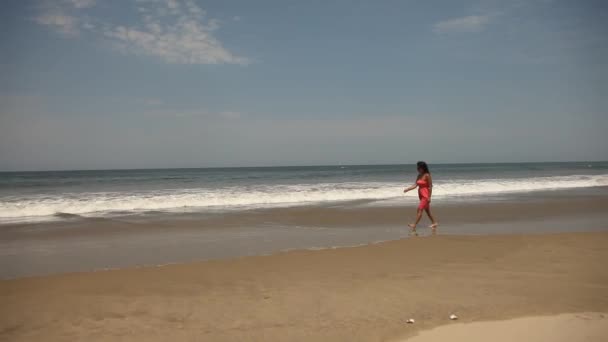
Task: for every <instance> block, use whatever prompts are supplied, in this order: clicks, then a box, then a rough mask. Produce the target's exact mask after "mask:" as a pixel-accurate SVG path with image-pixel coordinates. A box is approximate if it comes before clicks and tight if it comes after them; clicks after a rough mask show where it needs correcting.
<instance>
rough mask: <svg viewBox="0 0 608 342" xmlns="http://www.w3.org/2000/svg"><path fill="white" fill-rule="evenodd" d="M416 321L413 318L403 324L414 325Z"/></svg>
mask: <svg viewBox="0 0 608 342" xmlns="http://www.w3.org/2000/svg"><path fill="white" fill-rule="evenodd" d="M415 322H416V321H415V320H414V319H413V318H410V319H408V320H407V321H405V323H407V324H414V323H415Z"/></svg>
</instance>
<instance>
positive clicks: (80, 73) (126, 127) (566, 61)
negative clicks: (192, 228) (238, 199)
mask: <svg viewBox="0 0 608 342" xmlns="http://www.w3.org/2000/svg"><path fill="white" fill-rule="evenodd" d="M607 23H608V5H607V4H606V3H605V2H603V1H588V0H582V1H566V0H563V1H560V0H553V1H550V0H528V1H518V0H513V1H491V0H476V1H438V0H431V1H395V0H390V1H389V0H382V1H342V0H338V1H287V0H283V1H230V0H218V1H202V0H121V1H118V0H107V1H101V0H28V1H16V0H8V1H4V2H3V3H2V11H0V51H2V53H1V54H0V73H1V75H2V77H1V78H0V170H40V169H96V168H140V167H141V168H144V167H199V166H200V167H207V166H252V165H309V164H367V163H409V162H415V161H416V160H419V159H425V160H428V161H430V162H510V161H561V160H606V159H608V138H607V137H606V134H605V131H606V129H607V128H608V115H607V114H608V113H607V110H606V109H607V108H608V100H607V96H608V34H607V33H608V24H607Z"/></svg>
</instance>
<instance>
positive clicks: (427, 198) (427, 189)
mask: <svg viewBox="0 0 608 342" xmlns="http://www.w3.org/2000/svg"><path fill="white" fill-rule="evenodd" d="M416 167H417V169H418V177H417V178H416V183H414V185H412V186H410V187H409V188H407V189H405V190H403V192H404V193H406V192H408V191H410V190H414V189H416V187H417V188H418V198H419V199H420V204H419V205H418V212H417V213H416V222H415V223H410V224H409V225H408V226H409V227H410V228H411V229H412V233H413V234H416V226H417V225H418V222H420V219H421V218H422V211H423V210H424V211H426V214H427V215H428V216H429V218H430V219H431V225H430V227H431V228H432V229H433V233H435V229H436V228H437V221H435V218H434V217H433V214H431V194H432V193H433V178H431V172H430V171H429V166H428V165H427V164H426V163H425V162H423V161H419V162H418V163H417V164H416Z"/></svg>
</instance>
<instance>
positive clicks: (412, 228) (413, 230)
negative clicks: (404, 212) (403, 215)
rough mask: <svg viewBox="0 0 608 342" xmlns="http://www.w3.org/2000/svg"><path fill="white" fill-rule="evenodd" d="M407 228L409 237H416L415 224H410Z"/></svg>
mask: <svg viewBox="0 0 608 342" xmlns="http://www.w3.org/2000/svg"><path fill="white" fill-rule="evenodd" d="M407 226H408V227H410V235H416V236H418V233H417V232H416V225H415V224H413V223H410V224H408V225H407Z"/></svg>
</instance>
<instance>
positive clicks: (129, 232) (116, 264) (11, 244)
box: [0, 188, 608, 279]
mask: <svg viewBox="0 0 608 342" xmlns="http://www.w3.org/2000/svg"><path fill="white" fill-rule="evenodd" d="M433 206H434V207H433V210H434V211H435V215H436V217H437V218H438V219H439V222H440V223H441V226H440V229H439V234H450V235H463V234H484V235H487V234H513V233H515V234H521V233H525V234H537V233H556V232H589V231H602V230H603V231H608V224H607V223H608V210H606V208H608V189H606V188H598V189H593V190H589V189H586V190H584V191H583V190H581V191H569V192H564V191H556V192H547V193H537V194H531V195H527V196H526V195H518V196H517V197H515V198H513V199H509V200H508V201H504V200H503V201H486V202H466V203H446V202H442V201H440V200H438V201H437V202H436V203H434V205H433ZM414 215H415V206H399V207H369V206H366V205H364V204H357V203H349V204H341V205H333V206H307V207H294V208H275V209H266V210H250V211H243V212H226V213H212V214H206V215H203V214H199V215H192V216H188V215H181V216H180V215H174V216H171V215H164V216H159V217H155V218H153V219H152V218H149V217H146V218H141V217H124V218H118V219H116V218H115V219H104V218H89V219H81V218H77V217H76V218H71V219H68V220H67V221H64V222H58V223H44V224H43V223H40V224H30V225H8V226H0V279H7V278H16V277H23V276H32V275H44V274H54V273H65V272H82V271H92V270H98V269H106V268H125V267H133V266H142V265H150V266H154V265H162V264H167V263H187V262H193V261H200V260H208V259H219V258H234V257H242V256H249V255H261V254H272V253H277V252H279V251H284V250H290V249H311V248H312V249H319V248H329V247H336V246H356V245H361V244H368V243H373V242H379V241H387V240H398V239H401V238H406V237H407V236H408V228H407V227H406V223H408V222H411V221H410V220H412V219H413V216H414ZM427 224H428V222H427V221H426V218H425V219H424V220H423V222H422V224H421V228H420V229H419V232H420V234H422V235H424V234H428V233H429V230H428V229H426V228H425V227H426V225H427ZM108 251H112V252H111V253H108Z"/></svg>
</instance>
